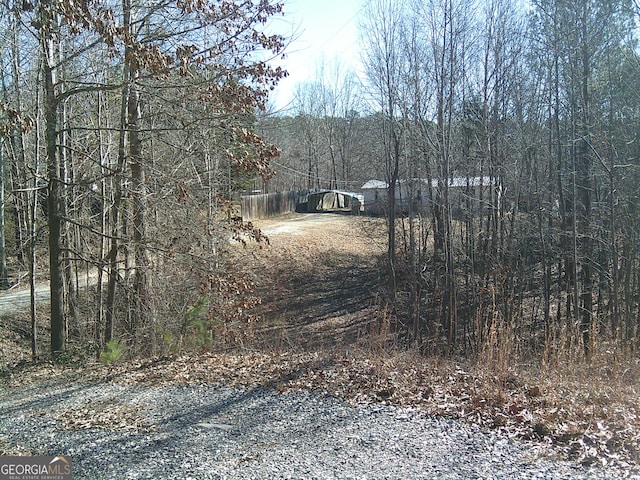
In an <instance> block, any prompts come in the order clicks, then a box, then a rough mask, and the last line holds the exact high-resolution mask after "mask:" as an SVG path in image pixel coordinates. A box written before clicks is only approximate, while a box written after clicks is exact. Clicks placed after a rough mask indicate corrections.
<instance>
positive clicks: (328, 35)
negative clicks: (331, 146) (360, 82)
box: [271, 0, 364, 109]
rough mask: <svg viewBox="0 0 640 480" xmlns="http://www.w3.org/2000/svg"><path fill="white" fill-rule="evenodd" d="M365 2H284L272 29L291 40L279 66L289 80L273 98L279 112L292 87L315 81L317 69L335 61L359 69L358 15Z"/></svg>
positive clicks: (275, 92)
mask: <svg viewBox="0 0 640 480" xmlns="http://www.w3.org/2000/svg"><path fill="white" fill-rule="evenodd" d="M363 3H364V0H285V4H284V12H285V15H284V17H281V18H278V19H276V20H274V22H273V24H272V25H271V29H272V30H273V31H274V32H275V33H280V34H282V35H284V36H285V37H289V36H291V35H292V34H293V36H294V40H293V42H292V43H291V45H290V46H289V48H288V49H287V53H286V58H285V60H284V61H282V62H279V64H280V65H282V66H283V68H285V69H286V70H287V71H288V72H289V76H288V77H287V78H285V79H284V80H282V81H281V82H280V84H279V85H278V87H277V89H276V90H275V91H274V92H273V94H272V97H271V98H272V101H273V103H274V104H275V106H276V107H277V108H278V109H282V108H285V107H286V106H287V105H288V104H289V103H290V101H291V97H292V94H293V91H294V88H295V86H296V85H297V84H298V83H300V82H304V81H309V80H314V79H315V78H316V72H317V69H318V66H319V65H320V64H321V62H322V61H324V62H325V63H326V64H327V66H328V65H329V64H330V63H331V62H333V61H334V60H335V59H338V60H339V62H340V65H341V67H342V68H351V69H353V70H355V71H357V70H358V69H359V65H360V54H359V49H358V26H357V25H358V13H359V11H360V9H361V8H362V5H363Z"/></svg>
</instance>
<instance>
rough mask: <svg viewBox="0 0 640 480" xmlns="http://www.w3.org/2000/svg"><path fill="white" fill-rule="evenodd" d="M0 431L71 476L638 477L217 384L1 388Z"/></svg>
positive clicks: (437, 424) (304, 399)
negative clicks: (60, 463)
mask: <svg viewBox="0 0 640 480" xmlns="http://www.w3.org/2000/svg"><path fill="white" fill-rule="evenodd" d="M0 388H1V387H0ZM0 441H2V442H1V443H4V444H5V445H12V446H13V447H14V448H16V447H20V448H22V449H25V450H27V451H29V452H32V453H33V454H41V455H54V454H65V455H70V456H71V457H72V459H73V469H74V478H76V479H276V478H283V479H284V478H287V479H294V478H295V479H331V478H340V479H502V478H505V479H506V478H508V479H576V478H577V479H587V478H589V479H614V478H624V477H627V478H640V476H638V475H635V476H633V475H631V474H629V473H626V474H625V472H621V471H610V470H609V471H607V470H599V469H594V468H591V469H587V468H586V467H582V466H580V465H576V464H572V463H569V462H563V461H558V460H553V459H551V458H550V457H549V456H547V455H544V454H542V452H543V451H544V449H543V448H542V447H541V446H539V445H538V446H536V445H533V444H523V443H520V442H518V441H516V440H513V439H510V438H507V437H505V436H502V435H500V434H498V433H496V432H486V431H481V430H480V429H478V428H475V427H473V426H470V425H467V424H464V423H461V422H458V421H454V420H447V419H442V418H429V417H427V416H425V415H423V414H421V413H418V412H416V411H413V410H408V409H401V408H397V407H391V406H386V405H368V406H357V407H354V406H350V405H348V404H346V403H344V402H342V401H340V400H337V399H335V398H331V397H324V396H319V395H316V394H311V393H307V392H304V391H302V392H287V393H278V392H277V391H275V390H265V389H258V390H248V389H239V388H226V387H222V386H217V385H195V386H182V385H169V386H162V387H148V386H142V385H136V386H131V385H120V384H116V383H84V384H77V383H73V384H71V385H69V386H65V385H60V384H59V382H58V383H56V382H51V383H50V384H49V386H46V385H44V386H43V385H40V386H26V387H14V388H11V389H6V390H2V391H1V393H0Z"/></svg>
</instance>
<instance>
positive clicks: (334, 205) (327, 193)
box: [307, 190, 364, 213]
mask: <svg viewBox="0 0 640 480" xmlns="http://www.w3.org/2000/svg"><path fill="white" fill-rule="evenodd" d="M363 203H364V196H363V195H362V194H361V193H354V192H344V191H341V190H321V191H319V192H313V193H310V194H309V197H308V200H307V212H327V211H336V210H343V211H351V212H353V213H360V211H361V209H362V205H363Z"/></svg>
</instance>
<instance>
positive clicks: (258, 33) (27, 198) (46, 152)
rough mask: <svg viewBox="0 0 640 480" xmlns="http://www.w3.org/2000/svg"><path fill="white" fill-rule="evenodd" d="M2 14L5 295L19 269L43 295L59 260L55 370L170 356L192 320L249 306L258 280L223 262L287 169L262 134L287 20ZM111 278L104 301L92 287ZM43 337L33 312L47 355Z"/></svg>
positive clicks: (217, 8)
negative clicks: (240, 196)
mask: <svg viewBox="0 0 640 480" xmlns="http://www.w3.org/2000/svg"><path fill="white" fill-rule="evenodd" d="M0 8H1V11H0V22H1V23H2V28H1V30H2V32H3V33H2V36H1V37H0V42H1V46H2V48H1V52H2V57H1V58H0V61H1V62H2V69H1V72H2V78H1V80H2V83H1V88H2V97H1V101H0V107H1V109H0V110H1V112H2V115H1V117H0V119H1V125H2V137H1V139H2V144H1V149H0V154H1V157H0V158H1V159H2V166H3V169H4V170H3V174H2V175H1V176H0V177H1V178H3V180H4V181H5V184H4V189H3V190H2V192H3V194H4V197H1V198H4V204H3V208H2V209H0V211H1V212H2V213H3V215H2V216H1V217H2V218H3V222H2V223H1V224H0V227H3V228H1V229H0V230H2V234H3V237H2V238H1V239H0V240H1V241H0V244H2V245H3V247H6V248H3V249H2V251H1V252H0V253H2V255H1V256H2V259H3V266H2V272H1V273H2V275H1V276H2V283H3V284H4V285H5V286H6V285H7V284H8V278H7V266H5V264H8V265H9V266H10V267H11V269H12V270H13V271H14V272H20V271H25V270H26V271H28V272H29V273H28V277H29V278H30V279H31V282H32V285H33V284H34V282H35V280H36V279H37V277H38V276H39V275H40V272H41V270H42V268H41V267H42V266H43V265H42V264H37V263H38V262H42V261H43V259H44V257H43V256H42V251H47V252H48V260H47V261H46V264H47V265H48V277H49V280H50V285H51V288H50V290H51V306H50V311H49V312H48V314H49V315H48V316H49V319H50V322H49V323H48V324H47V327H49V330H48V331H49V332H50V336H51V353H52V354H53V356H54V357H60V356H62V355H63V354H64V352H65V351H66V350H67V346H66V342H67V339H69V338H76V339H78V338H80V339H82V341H83V342H84V344H86V345H89V347H90V349H93V350H94V351H97V352H99V351H101V350H102V349H103V347H104V346H107V347H108V350H109V349H110V350H109V351H112V352H113V351H114V350H118V349H119V348H120V347H119V346H118V345H119V344H120V342H123V343H126V344H127V346H129V348H130V349H131V351H132V352H137V353H141V354H143V355H144V354H151V353H155V352H161V351H162V348H166V347H167V346H171V345H174V344H175V343H176V342H177V340H176V339H177V338H178V337H179V336H180V333H181V332H184V330H185V328H186V324H187V322H188V321H189V320H190V318H189V316H188V315H186V313H185V312H187V311H188V310H189V309H190V308H205V310H206V309H207V308H208V309H209V310H210V311H212V312H214V311H216V309H220V310H224V308H225V304H226V303H229V302H239V301H241V300H239V299H238V298H236V297H240V296H241V295H242V291H243V284H244V283H246V282H245V281H244V280H243V279H242V278H236V277H234V275H233V272H230V271H229V268H230V267H229V266H228V265H227V260H226V259H225V256H224V253H223V247H224V245H227V244H228V240H227V239H228V236H229V230H234V229H235V230H237V229H238V228H241V225H233V224H232V223H231V222H229V221H225V219H226V218H227V217H231V215H230V213H229V212H228V210H229V209H230V207H231V204H230V202H229V193H230V192H231V190H232V189H233V188H235V187H234V182H237V181H240V180H239V179H242V177H243V175H245V174H244V173H243V172H245V171H250V172H251V175H256V174H259V175H263V176H265V177H268V176H269V174H270V170H269V160H270V159H271V158H272V157H273V156H275V155H276V154H277V149H276V148H275V147H274V146H272V145H269V144H267V143H265V142H263V141H262V139H261V138H260V137H259V136H258V135H257V134H256V133H255V131H254V124H255V115H256V111H260V109H263V108H264V104H265V102H266V100H267V95H268V92H269V90H270V89H271V88H272V87H273V85H275V84H276V83H277V81H278V80H279V79H280V78H281V77H282V76H283V75H285V72H284V71H282V70H281V69H279V68H277V67H273V68H272V67H270V66H269V65H268V64H267V61H268V60H270V59H271V58H273V57H274V56H277V55H278V54H279V53H280V52H281V50H282V49H283V47H284V39H283V38H282V37H281V36H278V35H268V34H266V33H265V32H264V26H265V24H266V23H267V21H268V19H269V18H271V17H273V16H275V15H280V14H281V8H282V7H281V5H280V4H278V3H276V2H268V1H260V2H251V1H220V2H211V3H208V2H198V1H177V2H170V1H165V2H155V1H154V2H146V3H145V2H131V1H130V0H123V1H122V2H121V3H119V2H94V1H88V2H65V1H63V2H54V1H42V2H12V1H7V2H3V3H2V5H1V7H0ZM96 275H97V287H96V288H93V287H92V288H83V286H86V285H89V283H90V282H89V278H90V277H91V278H92V279H93V278H94V277H95V276H96ZM91 283H93V282H91ZM232 292H234V293H232ZM242 301H245V300H242ZM246 302H249V300H246ZM203 306H204V307H203ZM216 314H217V312H216ZM175 319H178V320H177V321H176V320H175ZM203 329H204V327H203ZM205 330H206V329H205ZM42 331H43V319H42V318H39V316H38V313H37V311H36V308H35V297H34V301H33V302H32V337H33V356H34V358H36V357H37V356H38V351H37V347H38V341H37V340H38V333H39V332H42Z"/></svg>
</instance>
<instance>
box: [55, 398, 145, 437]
mask: <svg viewBox="0 0 640 480" xmlns="http://www.w3.org/2000/svg"><path fill="white" fill-rule="evenodd" d="M143 411H144V406H141V405H135V404H130V403H124V402H121V401H119V400H117V399H103V400H97V401H88V402H86V403H85V404H83V405H82V406H81V407H79V408H72V409H67V410H64V411H63V412H62V413H61V414H60V415H58V417H57V418H56V420H57V421H58V422H59V423H60V425H61V426H62V427H63V428H65V429H67V430H84V429H88V428H100V429H104V430H115V431H127V432H130V433H145V432H150V431H153V430H155V429H156V427H155V425H153V424H152V423H151V422H150V421H149V420H148V419H147V418H145V416H144V414H143Z"/></svg>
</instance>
